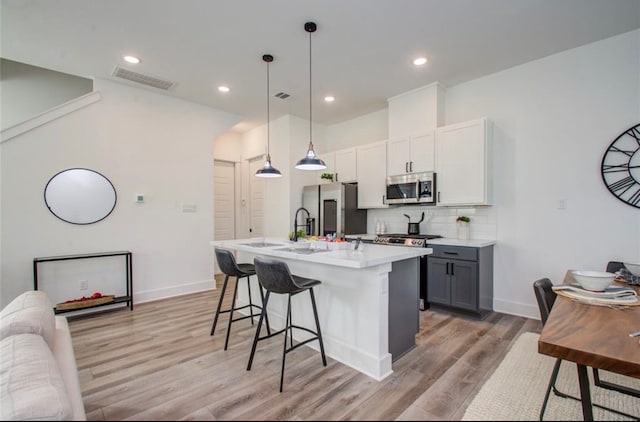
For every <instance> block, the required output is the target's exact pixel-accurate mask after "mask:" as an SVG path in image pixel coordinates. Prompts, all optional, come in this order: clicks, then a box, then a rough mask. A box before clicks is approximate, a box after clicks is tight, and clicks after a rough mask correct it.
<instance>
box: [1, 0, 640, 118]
mask: <svg viewBox="0 0 640 422" xmlns="http://www.w3.org/2000/svg"><path fill="white" fill-rule="evenodd" d="M0 2H1V3H0V14H1V22H0V23H1V32H0V35H1V44H0V47H1V49H0V55H1V56H2V57H3V58H6V59H10V60H14V61H18V62H22V63H27V64H30V65H34V66H39V67H44V68H48V69H52V70H56V71H59V72H65V73H70V74H74V75H78V76H83V77H89V78H105V79H111V80H117V81H121V82H122V80H121V79H115V78H113V77H112V76H111V74H112V72H113V69H114V67H115V66H116V65H120V66H121V67H123V68H126V69H129V70H133V71H135V72H139V73H142V74H145V75H149V76H153V77H157V78H160V79H163V80H169V81H173V82H175V83H176V85H175V86H174V87H173V88H171V90H169V91H161V90H158V89H155V88H148V87H146V86H144V85H136V86H139V87H141V88H144V89H151V90H154V91H157V92H162V93H166V94H168V95H172V96H176V97H179V98H183V99H186V100H189V101H193V102H196V103H200V104H206V105H209V106H212V107H215V108H219V109H222V110H225V111H228V112H231V113H235V114H240V115H242V116H243V117H244V119H245V121H244V123H243V124H241V125H239V126H238V127H237V128H236V130H238V131H244V130H247V129H249V128H251V127H254V126H255V125H256V124H263V123H265V122H266V107H267V102H266V101H267V97H266V64H265V63H264V62H263V61H262V55H263V54H265V53H270V54H272V55H273V56H274V57H275V60H274V61H273V63H271V65H270V75H271V77H270V81H271V82H270V85H271V90H270V91H271V94H272V95H273V94H275V93H277V92H281V91H282V92H286V93H288V94H290V95H291V97H289V98H288V99H286V100H281V99H278V98H273V97H272V98H271V100H270V101H271V107H270V108H271V118H272V119H274V118H277V117H278V116H280V115H282V114H286V113H290V114H294V115H297V116H300V117H302V118H305V119H308V118H309V34H308V33H307V32H305V30H304V23H305V22H307V21H313V22H315V23H316V24H317V26H318V30H317V31H316V32H315V33H314V34H313V35H312V40H311V42H312V88H313V121H314V122H318V123H324V124H334V123H338V122H341V121H344V120H348V119H351V118H354V117H357V116H360V115H363V114H366V113H370V112H373V111H377V110H381V109H383V108H385V107H386V105H387V98H390V97H393V96H395V95H398V94H401V93H403V92H406V91H409V90H411V89H413V88H417V87H421V86H424V85H427V84H430V83H432V82H435V81H438V82H440V83H442V84H444V85H445V86H452V85H456V84H459V83H462V82H465V81H469V80H472V79H475V78H478V77H481V76H483V75H487V74H490V73H494V72H497V71H500V70H503V69H507V68H509V67H512V66H515V65H518V64H522V63H526V62H528V61H531V60H535V59H538V58H541V57H545V56H548V55H550V54H554V53H557V52H560V51H563V50H567V49H570V48H574V47H577V46H580V45H584V44H587V43H591V42H594V41H597V40H600V39H604V38H608V37H611V36H614V35H617V34H621V33H624V32H628V31H631V30H634V29H636V28H639V27H640V0H0ZM123 54H135V55H137V56H139V57H140V58H141V59H142V63H140V64H138V65H136V66H133V65H129V64H127V63H125V62H124V61H123V60H122V58H121V56H122V55H123ZM418 55H426V56H427V57H428V59H429V62H428V63H427V65H425V66H423V67H421V68H416V67H415V66H413V65H412V63H411V61H412V59H413V58H414V57H416V56H418ZM124 83H131V82H128V81H124ZM219 84H227V85H229V86H230V87H231V92H230V93H228V94H220V93H218V91H217V90H216V87H217V86H218V85H219ZM326 94H332V95H334V96H335V97H336V101H335V102H334V103H333V104H325V103H323V101H322V98H323V97H324V96H325V95H326Z"/></svg>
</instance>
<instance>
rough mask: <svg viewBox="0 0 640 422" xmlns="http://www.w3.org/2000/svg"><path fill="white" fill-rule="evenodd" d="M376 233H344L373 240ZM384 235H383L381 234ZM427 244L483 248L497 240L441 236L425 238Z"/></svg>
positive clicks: (351, 237) (350, 236)
mask: <svg viewBox="0 0 640 422" xmlns="http://www.w3.org/2000/svg"><path fill="white" fill-rule="evenodd" d="M376 236H377V235H375V234H368V233H365V234H348V235H345V238H346V239H347V240H350V239H356V238H357V237H361V238H362V240H371V241H373V240H374V239H375V238H376ZM382 236H384V235H382ZM427 243H428V244H429V245H447V246H469V247H471V248H483V247H485V246H491V245H495V244H496V243H497V242H496V241H495V240H489V239H467V240H460V239H456V238H447V237H441V238H438V239H429V240H427Z"/></svg>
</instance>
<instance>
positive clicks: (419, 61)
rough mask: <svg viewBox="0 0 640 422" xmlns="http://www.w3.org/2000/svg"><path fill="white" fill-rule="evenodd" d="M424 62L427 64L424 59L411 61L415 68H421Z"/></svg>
mask: <svg viewBox="0 0 640 422" xmlns="http://www.w3.org/2000/svg"><path fill="white" fill-rule="evenodd" d="M426 62H427V58H426V57H418V58H417V59H415V60H414V61H413V64H415V65H416V66H422V65H423V64H425V63H426Z"/></svg>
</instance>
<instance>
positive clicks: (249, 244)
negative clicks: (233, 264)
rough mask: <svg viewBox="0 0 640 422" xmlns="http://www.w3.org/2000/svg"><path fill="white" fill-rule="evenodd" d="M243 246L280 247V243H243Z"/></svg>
mask: <svg viewBox="0 0 640 422" xmlns="http://www.w3.org/2000/svg"><path fill="white" fill-rule="evenodd" d="M244 245H247V246H253V247H254V248H268V247H270V246H282V243H266V242H252V243H244Z"/></svg>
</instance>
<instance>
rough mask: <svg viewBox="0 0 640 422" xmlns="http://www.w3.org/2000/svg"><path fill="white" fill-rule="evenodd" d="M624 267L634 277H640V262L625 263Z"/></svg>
mask: <svg viewBox="0 0 640 422" xmlns="http://www.w3.org/2000/svg"><path fill="white" fill-rule="evenodd" d="M624 266H625V267H626V268H627V270H629V272H630V273H631V274H633V275H636V276H640V262H634V263H631V262H624Z"/></svg>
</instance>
